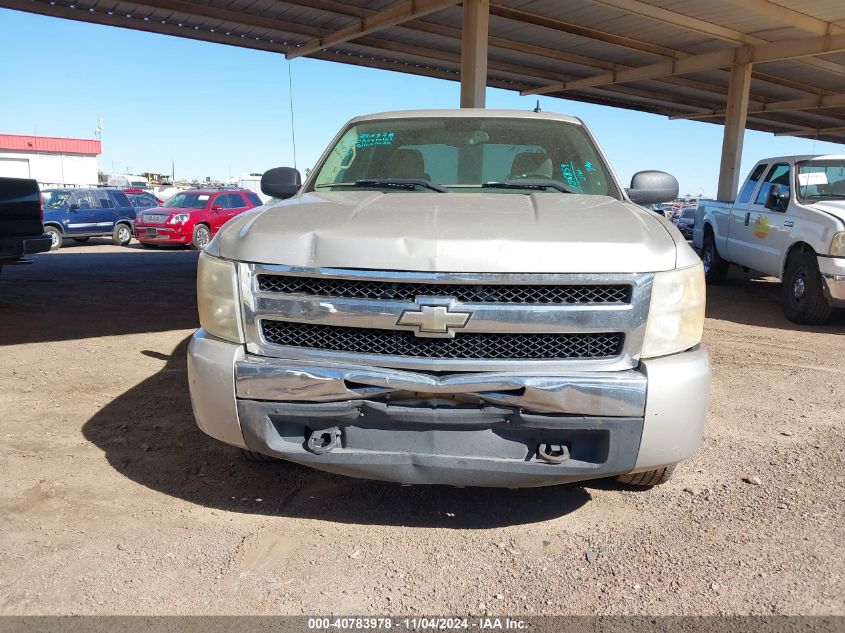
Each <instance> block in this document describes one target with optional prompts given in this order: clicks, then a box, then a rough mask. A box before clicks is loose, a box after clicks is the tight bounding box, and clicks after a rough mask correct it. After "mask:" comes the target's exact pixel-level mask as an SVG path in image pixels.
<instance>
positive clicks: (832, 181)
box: [795, 158, 845, 202]
mask: <svg viewBox="0 0 845 633" xmlns="http://www.w3.org/2000/svg"><path fill="white" fill-rule="evenodd" d="M795 168H796V177H797V179H798V199H799V200H800V201H801V202H815V201H816V200H824V199H828V200H835V199H843V198H845V158H827V159H821V160H804V161H800V162H797V163H795Z"/></svg>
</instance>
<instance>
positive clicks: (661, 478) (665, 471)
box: [616, 465, 675, 488]
mask: <svg viewBox="0 0 845 633" xmlns="http://www.w3.org/2000/svg"><path fill="white" fill-rule="evenodd" d="M674 472H675V466H674V465H672V466H666V467H665V468H658V469H657V470H646V471H644V472H641V473H628V474H627V475H619V476H618V477H617V478H616V481H618V482H619V483H623V484H627V485H629V486H642V487H643V488H651V487H652V486H659V485H660V484H665V483H666V482H667V481H669V480H670V479H671V478H672V473H674Z"/></svg>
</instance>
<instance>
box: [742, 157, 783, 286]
mask: <svg viewBox="0 0 845 633" xmlns="http://www.w3.org/2000/svg"><path fill="white" fill-rule="evenodd" d="M791 183H792V179H791V169H790V166H789V164H788V163H775V164H774V165H772V166H771V167H770V168H769V170H768V172H767V173H766V178H765V179H764V180H763V183H762V184H761V185H760V188H759V189H758V190H757V195H756V196H754V201H753V203H752V204H751V205H750V206H749V210H748V214H747V215H748V227H747V229H746V240H747V241H748V245H749V246H748V258H749V263H748V264H746V266H748V267H749V268H753V269H754V270H759V271H760V272H762V273H766V274H768V275H774V276H776V277H780V274H781V270H780V262H781V253H782V252H783V249H784V247H785V246H786V243H787V242H788V240H789V234H790V232H791V231H792V229H791V228H790V227H791V224H792V221H791V220H790V218H789V217H787V214H786V210H787V209H788V208H789V206H788V205H785V206H784V207H782V209H783V210H775V209H767V208H766V196H767V195H768V193H769V190H770V189H771V188H772V186H773V185H779V186H780V190H781V191H782V192H788V193H789V194H790V195H791V193H792V192H791V187H792V185H791ZM785 223H786V224H785Z"/></svg>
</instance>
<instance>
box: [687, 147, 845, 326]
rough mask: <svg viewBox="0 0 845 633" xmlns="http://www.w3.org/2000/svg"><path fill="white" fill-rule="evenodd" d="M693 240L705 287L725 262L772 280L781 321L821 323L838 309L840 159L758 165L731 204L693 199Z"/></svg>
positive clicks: (844, 304) (843, 189)
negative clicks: (778, 289)
mask: <svg viewBox="0 0 845 633" xmlns="http://www.w3.org/2000/svg"><path fill="white" fill-rule="evenodd" d="M693 240H694V242H695V245H696V247H697V248H698V249H700V250H701V257H702V259H703V260H704V270H705V277H706V279H707V283H709V284H721V283H724V282H725V280H726V279H727V275H728V266H729V265H730V264H735V265H737V266H741V267H743V268H746V269H753V270H756V271H759V272H761V273H765V274H767V275H772V276H773V277H777V278H778V279H781V280H782V281H783V284H782V291H781V298H782V302H783V311H784V314H785V315H786V317H787V318H788V319H790V320H792V321H795V322H796V323H809V324H822V323H825V322H826V321H827V320H828V318H830V316H831V314H832V313H833V310H834V309H835V308H845V156H780V157H777V158H766V159H763V160H761V161H760V162H758V163H757V164H756V165H755V166H754V168H753V169H752V170H751V173H750V174H748V178H746V179H745V183H743V185H742V188H741V189H740V191H739V196H737V199H736V201H730V202H720V201H718V200H701V201H699V204H698V210H697V213H696V219H695V229H694V232H693Z"/></svg>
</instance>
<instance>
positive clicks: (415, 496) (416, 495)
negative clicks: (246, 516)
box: [83, 339, 590, 528]
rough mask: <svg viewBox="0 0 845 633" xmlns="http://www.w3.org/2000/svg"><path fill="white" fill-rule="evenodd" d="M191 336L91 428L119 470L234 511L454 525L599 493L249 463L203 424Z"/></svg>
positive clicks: (486, 521) (518, 519) (546, 512)
mask: <svg viewBox="0 0 845 633" xmlns="http://www.w3.org/2000/svg"><path fill="white" fill-rule="evenodd" d="M187 344H188V340H187V339H186V340H184V341H183V342H182V343H181V344H180V345H179V346H178V347H177V348H176V349H175V350H174V351H173V354H172V355H171V356H170V357H169V358H167V359H166V364H165V365H164V367H163V368H162V369H161V370H160V371H159V372H158V373H157V374H155V375H153V376H151V377H150V378H148V379H147V380H145V381H143V382H142V383H140V384H139V385H137V386H135V387H133V388H132V389H130V390H129V391H127V392H126V393H124V394H122V395H120V396H119V397H117V398H115V399H114V400H113V401H112V402H111V403H109V404H108V405H107V406H105V407H103V408H102V409H101V410H100V411H98V412H97V414H96V415H94V417H92V418H91V419H90V420H89V421H88V422H87V423H86V424H85V426H84V427H83V434H84V435H85V437H86V438H87V439H88V440H89V441H91V442H93V443H94V444H96V445H97V446H99V447H100V448H101V449H102V450H103V451H105V457H106V459H107V460H108V461H109V463H110V464H111V465H112V466H113V467H114V468H115V469H116V470H117V471H118V472H120V473H122V474H123V475H125V476H126V477H128V478H129V479H131V480H132V481H135V482H137V483H139V484H141V485H143V486H146V487H148V488H151V489H153V490H157V491H159V492H162V493H164V494H167V495H171V496H174V497H179V498H182V499H185V500H187V501H190V502H192V503H197V504H201V505H204V506H208V507H214V508H219V509H221V510H226V511H231V512H244V513H251V514H267V515H278V516H291V517H302V518H312V519H321V520H325V521H337V522H342V523H364V524H380V525H407V526H417V527H452V528H491V527H499V526H504V525H512V524H524V523H533V522H538V521H544V520H546V519H551V518H555V517H559V516H562V515H565V514H567V513H569V512H572V511H574V510H577V509H578V508H579V507H581V506H582V505H584V504H585V503H586V502H587V501H589V500H590V495H589V493H588V492H587V491H586V490H584V488H582V487H579V486H556V487H551V488H534V489H523V490H500V489H487V488H463V489H457V488H449V487H443V486H413V487H406V486H398V485H395V484H387V483H383V482H375V481H366V480H358V479H352V478H348V477H341V476H337V475H331V474H328V473H322V472H319V471H314V470H311V469H307V468H305V467H302V466H298V465H295V464H289V463H287V462H276V463H267V464H252V463H248V462H245V461H243V460H242V459H241V457H240V453H239V452H238V450H237V449H235V448H233V447H230V446H227V445H224V444H222V443H220V442H218V441H216V440H213V439H211V438H209V437H207V436H206V435H205V434H203V433H202V432H201V431H200V430H199V429H198V428H197V426H196V424H195V423H194V419H193V414H192V413H191V406H190V401H189V397H188V382H187V374H186V366H185V354H186V350H187ZM140 353H143V354H146V355H148V356H153V357H160V355H155V354H152V353H150V352H148V351H143V352H140ZM259 500H260V501H259Z"/></svg>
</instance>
